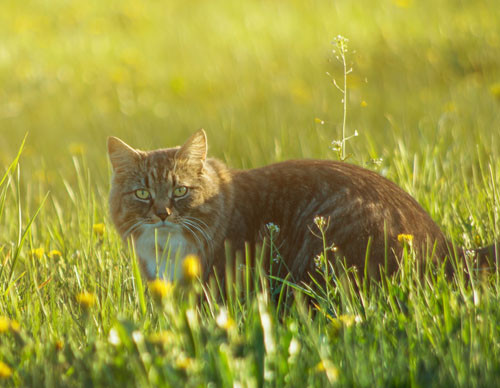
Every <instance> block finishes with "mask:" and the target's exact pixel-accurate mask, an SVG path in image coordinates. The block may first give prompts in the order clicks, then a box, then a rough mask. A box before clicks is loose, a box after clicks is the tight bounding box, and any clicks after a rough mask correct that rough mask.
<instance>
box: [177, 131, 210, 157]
mask: <svg viewBox="0 0 500 388" xmlns="http://www.w3.org/2000/svg"><path fill="white" fill-rule="evenodd" d="M175 158H176V159H186V160H188V161H191V162H201V163H203V162H204V161H205V159H206V158H207V135H206V133H205V131H204V130H203V129H199V130H198V131H196V132H195V133H194V134H193V135H191V137H190V138H189V139H187V141H186V142H185V143H184V145H183V146H182V147H181V148H179V150H178V151H177V152H176V154H175Z"/></svg>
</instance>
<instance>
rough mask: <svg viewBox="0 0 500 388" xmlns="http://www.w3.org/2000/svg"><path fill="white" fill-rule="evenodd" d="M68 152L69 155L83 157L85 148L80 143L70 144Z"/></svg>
mask: <svg viewBox="0 0 500 388" xmlns="http://www.w3.org/2000/svg"><path fill="white" fill-rule="evenodd" d="M69 152H70V154H71V155H83V154H85V152H87V147H86V146H85V144H82V143H71V144H70V145H69Z"/></svg>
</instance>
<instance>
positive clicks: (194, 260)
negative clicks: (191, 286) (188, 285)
mask: <svg viewBox="0 0 500 388" xmlns="http://www.w3.org/2000/svg"><path fill="white" fill-rule="evenodd" d="M182 273H183V275H184V278H185V279H187V280H194V279H196V278H197V277H199V276H200V275H201V263H200V259H199V258H198V256H195V255H187V256H186V258H185V259H184V261H183V262H182Z"/></svg>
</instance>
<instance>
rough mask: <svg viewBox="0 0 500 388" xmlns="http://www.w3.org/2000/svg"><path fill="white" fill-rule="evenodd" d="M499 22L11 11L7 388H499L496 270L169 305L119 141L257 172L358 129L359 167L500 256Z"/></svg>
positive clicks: (287, 10) (0, 279) (1, 225)
mask: <svg viewBox="0 0 500 388" xmlns="http://www.w3.org/2000/svg"><path fill="white" fill-rule="evenodd" d="M499 25H500V11H499V10H498V7H497V6H496V2H495V1H493V0H491V1H489V0H480V1H476V2H466V1H456V0H454V1H452V0H444V1H441V2H438V3H436V2H431V1H428V0H423V1H418V2H417V1H412V0H394V1H388V0H385V1H381V2H378V3H373V2H370V1H358V2H355V3H353V2H352V1H336V2H326V1H319V0H318V1H310V2H303V1H289V2H279V1H259V0H257V1H252V2H243V3H241V2H231V1H227V0H216V1H212V2H203V1H195V2H194V3H189V4H188V3H183V2H166V1H156V2H137V1H132V0H130V1H117V0H111V1H107V2H100V1H96V0H91V1H87V2H66V1H62V0H51V1H48V2H43V1H39V0H37V1H34V0H31V1H26V2H22V3H20V2H16V1H10V0H7V1H3V2H2V3H1V4H0V35H1V36H2V40H1V42H0V83H1V85H2V88H1V90H0V128H1V129H0V165H1V169H0V182H1V183H0V362H1V363H0V379H1V382H0V385H7V386H23V387H24V386H49V387H50V386H57V387H59V386H71V387H73V386H208V385H210V386H248V387H252V386H263V385H265V386H328V385H335V384H339V385H347V386H352V385H356V386H427V385H428V386H431V385H432V386H450V385H453V386H497V385H498V383H499V381H500V376H499V374H500V372H499V371H500V368H499V365H500V355H499V347H498V344H499V343H500V330H499V327H498V324H497V322H499V321H500V319H499V318H500V307H499V306H500V303H499V301H500V297H499V290H500V279H499V276H498V274H497V273H492V274H490V275H489V276H485V277H479V278H478V279H474V281H473V282H465V281H464V279H462V278H461V277H457V278H456V279H446V278H445V276H444V275H443V274H442V271H441V270H440V268H428V271H429V276H428V277H427V278H426V279H425V281H424V280H422V279H421V278H419V277H418V276H416V274H415V271H414V268H413V267H412V265H411V258H412V252H411V251H408V254H407V255H406V257H404V258H403V263H402V266H401V271H400V272H399V273H397V274H396V275H395V276H393V277H383V278H382V280H381V281H380V282H378V283H372V284H367V283H362V282H361V283H360V284H357V285H355V284H353V283H352V281H351V282H349V281H343V280H341V279H344V278H345V277H343V276H342V274H343V272H345V270H343V269H342V268H335V271H336V274H335V276H333V274H332V271H333V269H332V268H330V267H327V266H325V265H322V263H321V261H318V264H319V267H320V268H323V271H324V272H323V273H324V276H325V277H326V278H327V282H326V283H327V285H326V286H325V287H324V288H323V290H320V291H316V294H315V296H314V297H313V301H314V304H312V303H309V302H307V301H306V300H305V295H304V294H305V292H306V291H304V290H303V291H300V290H296V291H294V292H290V293H289V294H284V293H283V294H281V296H280V295H279V294H278V295H274V296H273V297H271V296H270V294H273V293H275V292H276V288H275V286H276V283H277V281H276V280H275V279H271V280H272V281H269V279H266V278H264V277H262V276H261V275H259V274H255V273H254V274H251V273H250V271H249V270H248V271H246V272H245V274H244V275H245V279H244V280H241V279H239V277H237V278H235V279H234V280H233V282H234V283H235V285H233V282H231V281H230V280H229V281H228V283H229V284H228V286H229V287H228V291H227V292H226V293H225V296H224V297H221V296H219V295H218V294H219V293H218V288H219V287H220V288H222V289H224V288H226V285H214V284H212V285H210V286H207V287H204V288H202V286H201V285H200V284H197V283H194V284H192V285H190V286H189V287H188V286H183V287H181V286H179V287H177V288H176V289H174V290H166V291H165V295H164V296H155V295H156V294H155V292H156V291H154V289H153V288H151V287H150V286H148V285H147V284H144V283H143V279H142V278H141V277H140V276H139V275H138V268H137V266H136V265H135V263H134V261H133V260H131V257H132V256H133V253H132V252H130V250H129V249H128V247H126V246H123V244H122V243H121V241H120V239H119V237H118V236H117V234H116V233H115V232H114V230H113V228H112V226H111V224H110V221H109V217H108V211H107V204H106V201H107V193H108V187H109V186H108V185H109V183H108V181H109V171H110V170H109V165H108V162H107V158H106V152H105V139H106V136H108V135H115V136H119V137H121V138H123V139H124V140H125V141H127V142H129V143H130V144H133V145H135V146H137V147H143V148H153V147H157V146H160V145H165V146H170V145H174V144H179V143H180V142H182V141H183V140H185V139H186V138H187V136H188V135H189V134H190V133H192V132H194V130H196V129H197V128H199V127H204V128H205V129H206V131H207V133H208V139H209V147H210V150H209V152H210V154H211V155H212V156H216V157H218V158H221V159H223V160H224V161H226V162H227V163H228V164H229V165H230V166H233V167H243V168H250V167H257V166H261V165H264V164H267V163H271V162H275V161H279V160H284V159H290V158H298V157H315V158H336V154H335V153H334V152H332V150H331V149H330V148H329V147H328V146H329V145H330V143H331V141H332V140H334V139H340V138H341V133H342V129H344V130H345V131H346V134H352V133H354V132H355V131H356V130H357V131H358V132H359V136H357V137H356V138H353V139H351V140H349V142H347V143H346V144H347V145H346V147H347V150H346V152H347V153H348V154H349V153H351V154H353V156H352V157H351V158H350V159H349V160H348V161H349V162H352V163H357V164H363V165H364V164H367V165H368V166H370V168H376V169H378V171H379V172H380V173H382V174H384V175H385V176H387V177H389V178H390V179H392V180H393V181H395V182H397V183H398V184H399V185H400V186H402V187H403V188H404V189H405V190H407V191H408V192H409V193H411V194H412V195H413V196H414V197H415V198H416V199H417V200H418V201H419V202H420V203H421V204H422V205H423V206H424V207H425V208H426V209H427V210H428V211H429V213H430V214H431V215H432V217H433V218H434V219H435V220H436V221H437V222H438V224H439V225H440V226H441V227H442V228H443V230H445V231H446V234H447V235H449V236H450V237H451V238H452V239H453V240H454V241H455V242H456V243H457V244H459V245H465V246H480V245H484V244H487V243H491V242H492V241H494V240H499V239H500V238H499V237H500V231H499V229H498V228H499V225H500V222H499V219H500V210H499V209H500V207H499V204H500V194H499V182H500V164H499V160H500V159H499V156H500V151H499V150H500V136H499V134H500V114H499V112H500V105H499V104H500V86H499V85H500V50H499V48H500V33H499V32H500V31H499V27H498V26H499ZM339 34H340V35H342V36H345V37H347V38H349V50H350V51H349V53H348V54H349V55H348V60H349V61H350V63H347V68H350V67H352V68H353V71H352V73H350V74H349V75H348V76H347V91H348V92H347V99H346V103H347V110H348V113H347V122H346V127H344V126H343V122H342V121H343V120H342V118H343V109H344V106H343V104H342V103H341V99H342V95H341V93H339V91H338V90H337V89H335V87H334V86H332V85H331V77H333V78H335V79H337V80H341V79H343V66H342V65H341V64H340V63H339V62H338V61H336V60H335V58H334V57H333V56H332V53H331V50H332V49H333V46H332V45H331V43H330V41H331V40H332V39H333V37H335V36H337V35H339ZM327 72H328V73H329V74H330V75H331V77H329V76H328V75H326V73H327ZM315 118H318V119H319V120H315ZM321 122H324V124H321ZM26 133H28V135H27V137H26V142H25V143H24V146H23V148H22V152H21V153H20V154H19V155H18V151H19V150H20V148H21V144H22V143H23V139H24V138H25V136H26ZM16 155H18V156H16ZM378 158H382V163H381V165H380V166H374V165H373V164H372V163H370V161H371V160H372V159H378ZM9 166H10V167H9ZM244 259H245V258H244V257H243V258H242V259H241V260H242V261H244ZM348 271H349V270H348ZM337 279H339V280H337ZM269 284H271V285H272V287H270V286H269ZM354 287H357V288H358V289H359V292H357V293H355V292H352V288H354Z"/></svg>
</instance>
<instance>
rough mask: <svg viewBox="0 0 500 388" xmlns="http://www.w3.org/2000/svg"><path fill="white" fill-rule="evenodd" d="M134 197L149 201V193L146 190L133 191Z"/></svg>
mask: <svg viewBox="0 0 500 388" xmlns="http://www.w3.org/2000/svg"><path fill="white" fill-rule="evenodd" d="M135 196H136V197H137V198H139V199H150V198H151V193H150V192H149V191H147V190H146V189H138V190H136V191H135Z"/></svg>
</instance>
